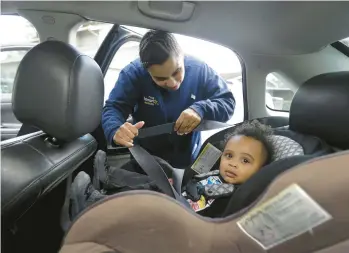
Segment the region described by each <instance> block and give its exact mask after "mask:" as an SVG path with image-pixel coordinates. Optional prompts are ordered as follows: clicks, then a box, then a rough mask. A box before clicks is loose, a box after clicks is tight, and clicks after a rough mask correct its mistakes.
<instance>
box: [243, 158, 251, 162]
mask: <svg viewBox="0 0 349 253" xmlns="http://www.w3.org/2000/svg"><path fill="white" fill-rule="evenodd" d="M242 163H250V161H249V160H248V159H246V158H243V159H242Z"/></svg>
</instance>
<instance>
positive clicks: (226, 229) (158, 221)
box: [60, 152, 349, 253]
mask: <svg viewBox="0 0 349 253" xmlns="http://www.w3.org/2000/svg"><path fill="white" fill-rule="evenodd" d="M348 162H349V152H340V153H336V154H331V155H328V156H325V157H320V158H316V159H313V160H311V161H308V162H306V163H304V164H301V165H298V166H296V167H294V168H293V169H291V170H288V171H287V172H284V173H283V174H281V175H280V176H279V177H278V178H277V179H276V180H274V182H272V183H271V184H270V186H269V188H268V189H267V190H266V191H265V192H264V193H263V194H261V197H260V198H259V199H258V201H256V202H255V203H254V204H252V205H250V206H249V207H248V208H247V209H246V210H245V211H244V212H240V214H239V215H233V216H229V217H226V218H224V219H209V218H204V217H201V216H199V215H197V214H195V213H193V212H191V211H190V210H188V209H187V208H185V207H184V206H183V205H182V204H181V203H179V202H176V201H175V200H173V199H171V198H169V197H167V196H165V195H164V194H160V193H156V192H149V191H131V192H126V193H122V194H117V195H114V196H111V197H109V198H106V199H105V200H103V201H101V202H99V203H97V204H95V205H94V206H92V207H90V208H89V209H88V210H86V211H85V212H84V213H82V215H81V216H80V217H79V218H78V219H77V220H76V221H75V223H74V224H73V225H72V227H71V228H70V231H69V232H68V234H67V236H66V238H65V240H64V244H63V247H62V249H61V251H60V252H61V253H70V252H74V253H79V252H91V253H97V252H98V253H101V252H119V253H131V252H132V253H138V252H139V253H156V252H167V253H172V252H181V253H195V252H200V253H206V252H207V253H228V252H229V253H234V252H239V253H250V252H254V253H259V252H270V253H274V252H275V253H276V252H283V253H291V252H292V253H301V252H318V253H319V252H321V250H324V249H326V248H329V247H333V248H332V249H333V251H331V252H343V251H339V249H341V248H342V249H343V247H344V249H345V250H346V252H347V251H348V248H347V247H345V246H343V244H342V243H343V242H345V241H348V239H349V194H348V191H349V186H348V182H349V173H348V168H347V164H348ZM329 172H331V174H329ZM293 184H297V185H298V186H299V187H301V188H302V189H303V190H304V191H305V192H306V193H307V194H308V195H309V196H310V197H311V198H312V199H313V200H315V201H316V202H317V203H318V204H319V205H320V206H321V207H322V208H323V209H324V210H325V211H326V212H328V213H329V214H330V215H331V216H332V219H330V220H328V221H326V222H325V223H323V224H321V225H319V226H316V227H314V228H312V229H310V230H309V231H307V232H304V233H302V234H300V235H299V236H296V237H294V238H292V239H289V240H287V241H285V242H283V243H281V244H279V245H277V246H275V247H273V248H271V249H269V250H268V251H266V250H264V249H263V248H262V247H261V246H260V245H259V244H257V243H256V242H255V241H254V240H252V239H251V238H250V237H249V236H247V235H246V234H245V233H244V232H243V231H242V230H241V229H240V228H239V227H238V225H237V222H238V221H239V220H240V219H241V217H242V216H243V215H245V214H246V213H249V212H250V211H251V210H253V209H254V208H257V207H259V206H261V204H262V203H265V202H266V201H267V200H269V199H271V198H273V197H275V196H276V195H277V194H278V193H279V192H281V191H282V190H284V189H286V188H287V187H289V186H290V185H293ZM287 222H290V221H287ZM89 243H95V244H97V245H98V246H97V245H94V244H89ZM87 244H89V245H91V247H88V246H87ZM334 245H336V246H334ZM344 245H345V244H344ZM337 249H338V250H337ZM325 252H326V251H325Z"/></svg>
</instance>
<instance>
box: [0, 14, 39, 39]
mask: <svg viewBox="0 0 349 253" xmlns="http://www.w3.org/2000/svg"><path fill="white" fill-rule="evenodd" d="M13 31H16V32H13ZM0 34H1V46H15V45H32V44H38V43H39V41H40V38H39V35H38V33H37V31H36V29H35V27H34V26H33V25H32V24H31V23H30V22H29V21H28V20H26V19H25V18H23V17H21V16H14V15H11V16H10V15H1V16H0Z"/></svg>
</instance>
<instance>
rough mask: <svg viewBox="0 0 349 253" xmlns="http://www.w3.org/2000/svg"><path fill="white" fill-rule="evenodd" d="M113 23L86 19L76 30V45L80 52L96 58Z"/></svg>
mask: <svg viewBox="0 0 349 253" xmlns="http://www.w3.org/2000/svg"><path fill="white" fill-rule="evenodd" d="M112 27H113V24H110V23H104V22H97V21H86V22H83V23H82V24H81V25H80V27H79V28H78V29H77V31H76V34H75V36H76V38H75V43H74V44H73V46H75V47H76V48H77V49H78V50H79V51H80V52H82V53H84V54H86V55H88V56H90V57H92V58H94V57H95V55H96V53H97V51H98V49H99V47H100V46H101V45H102V42H103V40H104V39H105V37H106V36H107V35H108V33H109V31H110V29H111V28H112Z"/></svg>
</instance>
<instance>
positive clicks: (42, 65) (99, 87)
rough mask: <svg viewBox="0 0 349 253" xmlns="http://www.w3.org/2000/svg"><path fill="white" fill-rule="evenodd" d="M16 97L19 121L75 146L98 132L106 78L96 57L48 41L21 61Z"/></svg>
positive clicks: (15, 103) (60, 43)
mask: <svg viewBox="0 0 349 253" xmlns="http://www.w3.org/2000/svg"><path fill="white" fill-rule="evenodd" d="M12 96H13V99H12V101H13V112H14V114H15V116H16V117H17V119H18V120H19V121H21V122H22V123H24V124H28V125H32V126H35V127H37V128H39V129H40V130H42V131H44V132H45V133H47V134H48V135H50V136H51V137H55V138H56V139H57V140H61V141H69V140H72V139H75V138H78V137H80V136H82V135H84V134H87V133H90V132H92V131H93V130H94V129H95V128H96V127H97V126H98V124H99V123H100V120H101V113H102V107H103V97H104V81H103V75H102V72H101V69H100V68H99V66H98V64H97V63H96V62H95V61H94V60H93V59H92V58H90V57H88V56H86V55H82V54H80V53H79V52H78V51H77V50H75V49H74V48H73V47H72V46H70V45H68V44H66V43H63V42H60V41H46V42H43V43H41V44H39V45H37V46H35V47H34V48H32V49H31V50H30V51H29V52H28V53H27V54H26V55H25V57H24V58H23V60H22V61H21V63H20V65H19V67H18V71H17V74H16V78H15V81H14V87H13V95H12Z"/></svg>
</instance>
